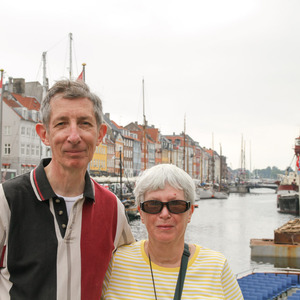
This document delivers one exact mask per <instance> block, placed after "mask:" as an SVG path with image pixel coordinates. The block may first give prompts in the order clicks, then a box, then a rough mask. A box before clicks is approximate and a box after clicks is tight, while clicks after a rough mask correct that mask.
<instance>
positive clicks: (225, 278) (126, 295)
mask: <svg viewBox="0 0 300 300" xmlns="http://www.w3.org/2000/svg"><path fill="white" fill-rule="evenodd" d="M144 242H145V241H139V242H135V243H133V244H131V245H126V246H122V247H120V248H119V249H118V250H117V251H116V253H115V254H114V256H113V258H112V260H111V262H110V265H109V268H108V270H107V273H106V278H105V281H104V284H103V293H102V297H101V299H110V300H111V299H127V300H128V299H139V300H144V299H151V300H153V299H155V296H154V287H153V283H152V277H151V272H150V266H149V259H148V257H147V255H146V253H145V251H144ZM152 270H153V276H154V281H155V288H156V294H157V299H158V300H161V299H165V300H166V299H173V297H174V292H175V287H176V283H177V277H178V273H179V267H178V268H163V267H160V266H158V265H156V264H154V263H152ZM181 299H182V300H193V299H211V300H212V299H215V300H217V299H226V300H227V299H232V300H239V299H243V296H242V293H241V291H240V288H239V285H238V283H237V281H236V278H235V276H234V275H233V273H232V271H231V269H230V268H229V266H228V264H227V260H226V258H225V257H224V256H223V255H222V254H221V253H219V252H216V251H212V250H210V249H206V248H203V247H201V246H198V245H196V251H195V253H194V255H193V257H192V258H191V259H190V260H189V263H188V269H187V272H186V277H185V282H184V287H183V292H182V297H181Z"/></svg>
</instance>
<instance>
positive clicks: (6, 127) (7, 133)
mask: <svg viewBox="0 0 300 300" xmlns="http://www.w3.org/2000/svg"><path fill="white" fill-rule="evenodd" d="M4 135H11V127H10V126H4Z"/></svg>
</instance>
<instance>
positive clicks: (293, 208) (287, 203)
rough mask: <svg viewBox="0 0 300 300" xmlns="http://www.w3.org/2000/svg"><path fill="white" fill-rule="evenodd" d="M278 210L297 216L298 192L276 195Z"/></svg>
mask: <svg viewBox="0 0 300 300" xmlns="http://www.w3.org/2000/svg"><path fill="white" fill-rule="evenodd" d="M277 206H278V208H279V212H281V213H287V214H293V215H297V216H299V193H293V194H284V195H278V198H277Z"/></svg>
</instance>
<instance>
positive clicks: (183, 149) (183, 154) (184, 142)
mask: <svg viewBox="0 0 300 300" xmlns="http://www.w3.org/2000/svg"><path fill="white" fill-rule="evenodd" d="M185 148H186V147H185V114H184V124H183V170H184V171H185V151H186V149H185Z"/></svg>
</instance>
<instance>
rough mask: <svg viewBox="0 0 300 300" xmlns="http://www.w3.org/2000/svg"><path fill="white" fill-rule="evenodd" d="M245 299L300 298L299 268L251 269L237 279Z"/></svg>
mask: <svg viewBox="0 0 300 300" xmlns="http://www.w3.org/2000/svg"><path fill="white" fill-rule="evenodd" d="M237 281H238V284H239V286H240V288H241V291H242V294H243V297H244V299H245V300H252V299H262V300H264V299H266V300H268V299H287V300H289V299H290V300H292V299H300V270H299V269H273V270H259V269H258V270H255V269H254V270H252V271H251V272H248V274H245V275H240V276H239V278H238V279H237Z"/></svg>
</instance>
